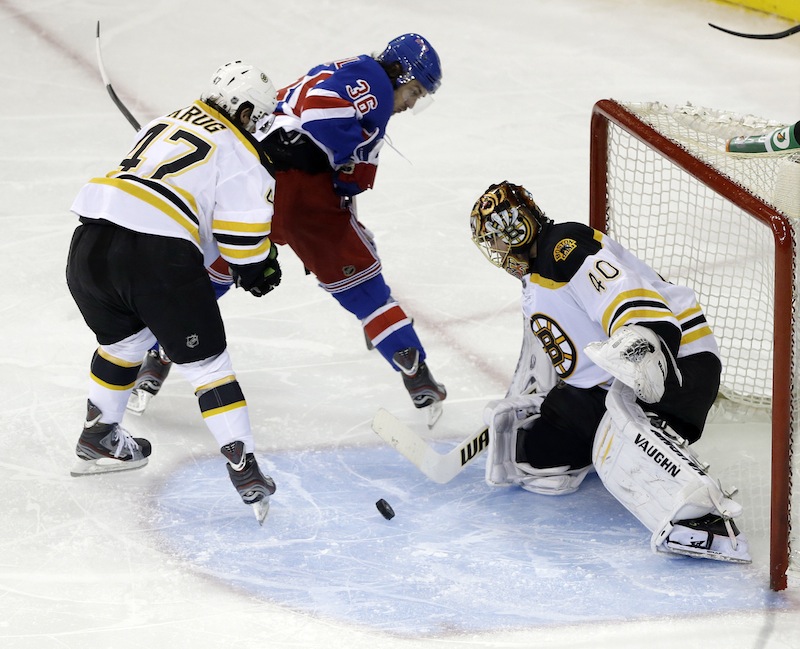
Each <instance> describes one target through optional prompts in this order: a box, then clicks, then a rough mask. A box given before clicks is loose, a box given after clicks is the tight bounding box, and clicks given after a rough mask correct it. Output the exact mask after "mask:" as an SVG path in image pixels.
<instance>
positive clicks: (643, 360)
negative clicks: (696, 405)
mask: <svg viewBox="0 0 800 649" xmlns="http://www.w3.org/2000/svg"><path fill="white" fill-rule="evenodd" d="M665 349H666V345H662V343H661V339H660V338H659V337H658V334H656V333H655V332H654V331H653V330H652V329H648V328H647V327H643V326H641V325H635V324H632V325H625V326H624V327H620V328H619V329H617V330H616V331H615V332H614V333H613V334H612V335H611V337H610V338H609V339H608V340H605V341H602V342H595V343H589V344H588V345H587V346H586V348H585V349H584V351H585V352H586V355H587V356H588V357H589V358H590V359H591V360H592V362H593V363H594V364H595V365H597V366H598V367H602V368H603V369H604V370H605V371H606V372H608V373H609V374H611V375H612V376H614V377H615V378H617V379H619V380H620V381H622V383H624V384H625V385H627V386H628V387H630V388H633V391H634V392H635V393H636V396H637V397H638V398H639V399H641V400H642V401H644V402H646V403H657V402H658V401H660V400H661V397H663V396H664V384H665V382H666V380H667V374H668V372H669V361H668V360H667V357H666V355H665V354H664V350H665ZM669 353H670V352H669V350H667V354H669ZM672 365H673V367H674V369H675V372H676V373H677V374H678V381H679V382H680V373H679V372H678V368H677V367H676V366H675V364H674V362H673V363H672Z"/></svg>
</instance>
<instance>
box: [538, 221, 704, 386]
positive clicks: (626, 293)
mask: <svg viewBox="0 0 800 649" xmlns="http://www.w3.org/2000/svg"><path fill="white" fill-rule="evenodd" d="M531 271H532V272H531V273H530V274H529V275H527V276H525V277H524V278H523V291H522V310H523V313H524V315H525V318H526V320H527V323H528V326H530V327H531V330H532V331H533V333H534V334H535V335H536V337H537V338H538V339H539V341H540V342H541V343H542V344H543V346H544V348H545V351H546V352H547V355H548V357H549V358H550V361H551V362H552V363H553V366H554V367H555V369H556V372H557V374H558V375H559V377H560V378H561V379H562V380H563V381H565V382H566V383H568V384H570V385H573V386H575V387H579V388H589V387H592V386H595V385H608V384H610V381H611V378H612V377H611V375H610V374H608V373H607V372H605V371H604V370H602V369H601V368H599V367H598V366H596V365H595V364H594V363H592V361H591V360H589V358H588V357H587V356H586V354H584V352H583V349H584V347H586V345H588V344H589V343H591V342H595V341H599V340H605V339H607V338H608V337H609V336H610V335H611V334H613V333H614V332H615V331H616V330H617V329H618V328H619V327H622V326H624V325H626V324H634V323H638V324H650V325H651V326H653V327H654V328H655V329H656V330H657V331H658V330H659V329H660V330H661V331H664V332H666V333H667V334H669V335H671V336H672V339H674V340H675V341H677V340H678V339H679V340H680V346H679V348H678V353H677V355H678V357H683V356H688V355H690V354H695V353H699V352H704V351H706V352H711V353H713V354H715V355H717V356H719V349H718V347H717V343H716V340H715V338H714V335H713V333H712V331H711V328H710V326H709V324H708V322H707V321H706V318H705V315H704V313H703V310H702V308H701V307H700V305H699V304H698V301H697V296H696V295H695V293H694V291H693V290H692V289H690V288H688V287H686V286H678V285H675V284H671V283H669V282H667V281H665V280H664V279H663V278H662V277H661V276H660V275H659V274H658V273H657V272H655V271H654V270H653V269H652V268H650V267H649V266H648V265H647V264H645V263H644V262H642V261H641V260H640V259H638V258H637V257H635V256H634V255H633V254H631V253H630V252H629V251H627V250H626V249H625V248H624V247H623V246H621V245H620V244H619V243H617V242H616V241H614V240H613V239H611V238H610V237H608V236H605V235H603V234H602V233H600V232H598V231H597V230H593V229H592V228H589V227H587V226H585V225H583V224H579V223H563V224H549V225H547V226H546V227H545V228H543V230H542V232H541V233H540V236H539V238H538V239H537V255H536V258H535V259H534V260H533V262H532V266H531Z"/></svg>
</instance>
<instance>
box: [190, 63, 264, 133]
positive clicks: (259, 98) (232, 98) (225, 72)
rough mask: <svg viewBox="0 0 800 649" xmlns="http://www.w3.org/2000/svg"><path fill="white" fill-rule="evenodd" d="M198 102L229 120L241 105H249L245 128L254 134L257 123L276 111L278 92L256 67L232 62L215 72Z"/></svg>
mask: <svg viewBox="0 0 800 649" xmlns="http://www.w3.org/2000/svg"><path fill="white" fill-rule="evenodd" d="M200 99H201V100H202V101H205V102H211V103H213V104H214V105H216V106H217V107H218V108H220V109H222V110H223V111H225V113H227V114H228V116H229V117H231V118H233V117H235V115H236V111H238V110H239V108H240V107H241V106H242V105H243V104H245V103H249V104H252V106H253V114H252V115H251V117H250V122H249V123H248V124H247V127H246V128H247V130H248V131H250V132H253V131H254V130H255V126H256V123H257V122H258V121H259V120H260V119H261V118H262V117H264V116H265V115H269V114H271V113H272V111H274V110H275V106H277V104H278V92H277V90H276V89H275V85H274V84H273V83H272V80H271V79H270V78H269V77H268V76H267V75H266V74H265V73H264V72H262V71H261V70H259V69H258V68H257V67H255V66H253V65H249V64H247V63H242V62H241V61H231V62H230V63H226V64H225V65H221V66H220V67H219V68H217V71H216V72H214V74H213V75H212V77H211V83H210V84H209V87H208V88H207V89H206V90H205V91H204V92H203V93H202V94H201V95H200Z"/></svg>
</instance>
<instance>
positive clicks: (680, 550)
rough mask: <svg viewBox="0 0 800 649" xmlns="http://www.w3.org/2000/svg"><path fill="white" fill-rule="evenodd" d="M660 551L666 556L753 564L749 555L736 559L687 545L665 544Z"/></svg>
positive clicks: (728, 555)
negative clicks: (676, 555)
mask: <svg viewBox="0 0 800 649" xmlns="http://www.w3.org/2000/svg"><path fill="white" fill-rule="evenodd" d="M658 550H659V552H663V553H664V554H680V555H682V556H685V557H695V558H698V559H711V560H713V561H727V562H729V563H753V560H752V559H751V558H750V555H749V554H743V555H742V556H738V557H736V556H732V555H730V554H723V553H721V552H714V551H713V550H706V549H704V548H691V547H688V546H686V545H678V544H672V543H669V542H666V543H664V545H663V546H662V547H659V548H658Z"/></svg>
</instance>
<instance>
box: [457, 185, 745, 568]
mask: <svg viewBox="0 0 800 649" xmlns="http://www.w3.org/2000/svg"><path fill="white" fill-rule="evenodd" d="M471 229H472V238H473V241H474V242H475V243H476V244H477V245H478V247H479V248H480V249H481V251H482V252H483V253H484V254H485V255H486V257H487V258H488V259H489V261H491V262H492V263H493V264H494V265H496V266H498V267H500V268H503V269H504V270H506V271H507V272H508V273H510V274H511V275H513V276H514V277H516V278H517V279H519V280H520V281H521V282H522V312H523V316H524V322H525V336H524V339H525V342H524V344H523V352H522V354H521V356H520V362H519V364H518V366H517V370H516V372H515V375H514V379H513V380H512V385H511V388H510V389H509V392H508V394H507V395H506V398H505V399H503V400H501V401H497V402H492V403H491V404H489V406H487V409H486V411H485V413H484V416H485V420H486V423H487V425H489V427H490V429H489V436H490V442H489V453H488V455H489V459H488V460H487V466H486V480H487V482H488V483H489V484H491V485H497V486H503V485H519V486H521V487H523V488H524V489H527V490H529V491H533V492H536V493H543V494H548V495H560V494H567V493H572V492H574V491H575V490H577V489H578V487H579V485H580V484H581V482H582V481H583V479H584V478H585V477H586V475H587V474H588V472H589V471H590V470H591V469H592V468H593V467H594V468H595V469H596V470H597V473H598V475H599V476H600V478H601V480H602V481H603V483H604V485H605V486H606V487H607V488H608V490H609V491H610V492H611V493H612V494H613V495H614V496H615V497H617V499H618V500H619V501H620V502H621V503H622V504H623V505H625V506H626V507H627V508H628V509H629V510H630V511H631V512H632V513H633V514H634V515H635V516H637V517H638V518H639V520H640V521H642V522H643V523H644V524H645V525H646V526H647V527H648V528H649V529H650V530H651V531H652V532H653V536H652V539H651V543H652V547H653V548H654V549H655V550H657V551H663V552H676V553H680V554H690V555H693V556H704V557H708V558H713V559H724V560H729V561H742V562H746V561H749V560H750V557H749V554H748V550H747V543H746V541H745V539H744V537H743V535H742V534H741V533H740V532H739V530H738V529H737V528H736V526H735V525H734V524H733V520H732V518H733V517H734V516H736V515H738V513H739V512H740V511H741V507H740V506H739V505H737V504H736V503H735V502H733V501H732V500H730V498H729V497H728V494H725V493H723V492H722V490H721V488H720V486H719V483H718V482H717V481H715V480H713V479H712V478H711V477H710V476H709V475H708V473H707V471H706V468H705V467H704V465H703V464H702V463H701V462H699V461H698V460H697V458H696V456H695V455H694V453H693V451H692V450H690V449H689V447H688V444H690V443H692V442H695V441H697V440H698V439H699V438H700V436H701V434H702V432H703V428H704V426H705V421H706V417H707V415H708V412H709V410H710V408H711V406H712V404H713V403H714V400H715V399H716V397H717V392H718V389H719V382H720V374H721V369H722V365H721V361H720V355H719V349H718V347H717V343H716V340H715V338H714V335H713V333H712V331H711V328H710V326H709V324H708V322H707V321H706V318H705V315H704V314H703V310H702V308H701V307H700V305H699V304H698V302H697V298H696V296H695V294H694V292H693V291H692V290H691V289H689V288H688V287H685V286H677V285H674V284H671V283H669V282H667V281H665V280H664V279H663V278H662V277H661V276H660V275H659V274H658V273H657V272H655V271H654V270H653V269H652V268H650V267H649V266H648V265H647V264H645V263H644V262H642V261H641V260H640V259H638V258H637V257H635V256H634V255H632V254H631V253H630V252H629V251H627V250H626V249H625V248H624V247H623V246H621V245H620V244H619V243H617V242H616V241H614V240H613V239H611V238H610V237H608V236H606V235H604V234H603V233H601V232H599V231H597V230H594V229H592V228H590V227H588V226H586V225H583V224H580V223H574V222H568V223H560V224H556V223H554V222H553V221H551V220H550V219H548V218H547V217H546V216H545V215H544V213H543V212H542V211H541V210H540V209H539V207H538V206H537V205H536V203H535V201H534V200H533V198H532V196H531V195H530V193H528V192H527V191H526V190H525V189H524V188H522V187H520V186H517V185H513V184H511V183H509V182H503V183H500V184H498V185H491V186H490V187H489V188H488V189H487V190H486V192H485V193H484V194H483V195H482V196H481V197H480V198H479V199H478V201H477V202H476V203H475V206H474V208H473V210H472V214H471Z"/></svg>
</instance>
